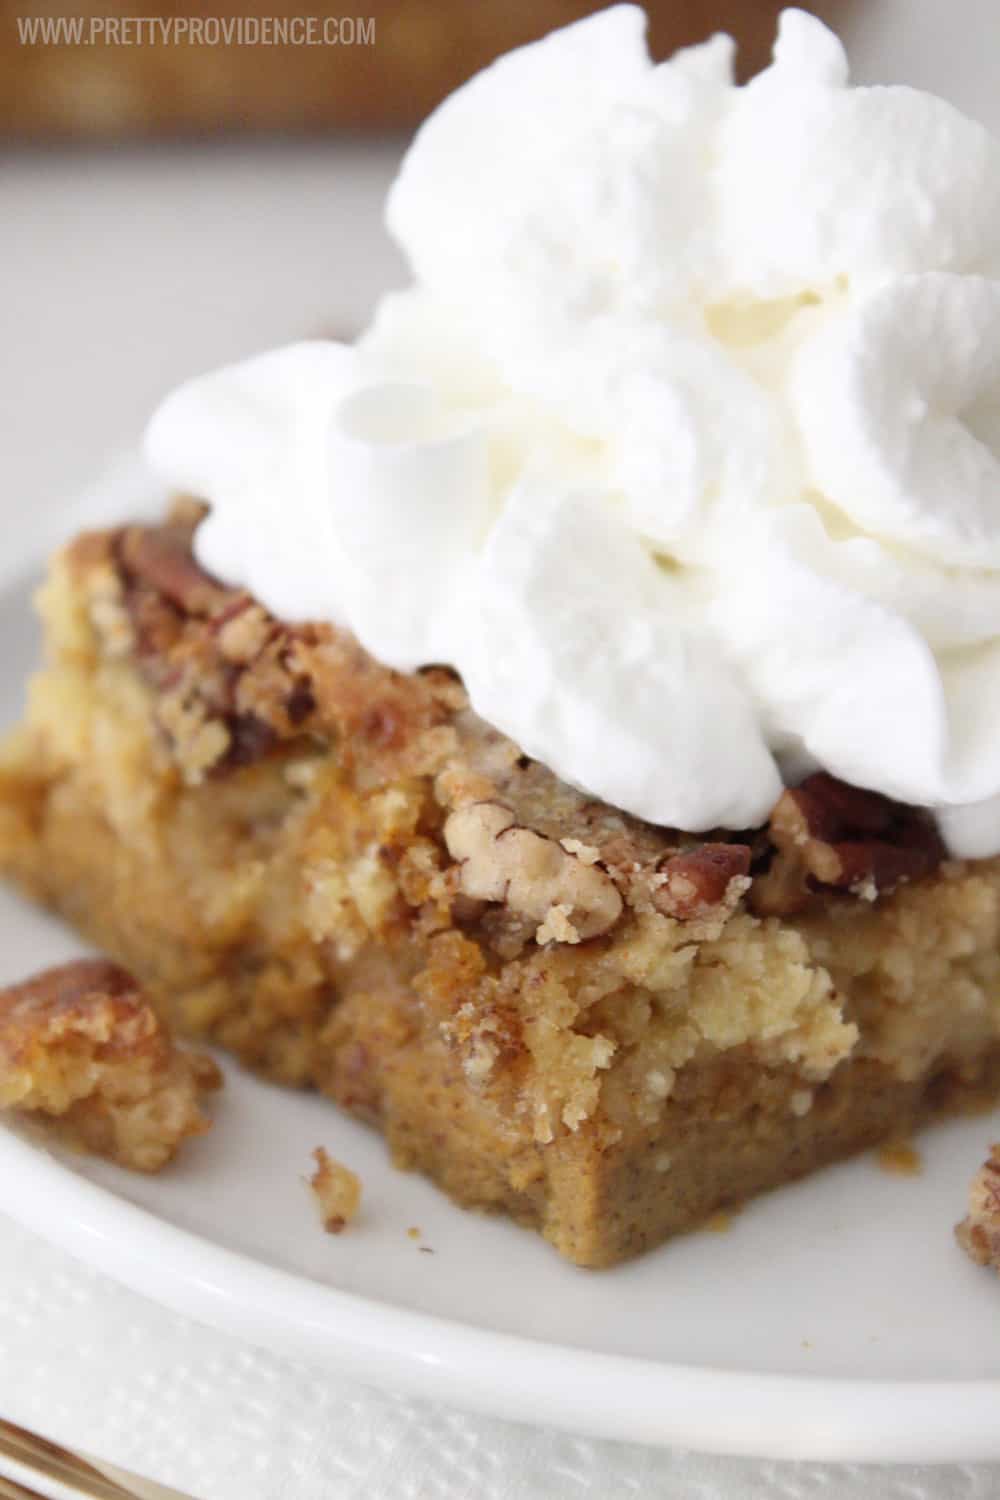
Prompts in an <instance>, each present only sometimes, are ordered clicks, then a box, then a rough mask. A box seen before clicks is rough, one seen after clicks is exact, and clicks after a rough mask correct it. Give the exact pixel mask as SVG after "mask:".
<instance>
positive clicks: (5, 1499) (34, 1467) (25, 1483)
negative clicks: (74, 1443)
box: [0, 1421, 185, 1500]
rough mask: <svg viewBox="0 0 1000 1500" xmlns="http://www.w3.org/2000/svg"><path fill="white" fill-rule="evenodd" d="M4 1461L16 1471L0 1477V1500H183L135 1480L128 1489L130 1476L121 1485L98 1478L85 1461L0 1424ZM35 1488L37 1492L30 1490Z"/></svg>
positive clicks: (0, 1459) (104, 1476)
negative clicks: (49, 1499) (54, 1496)
mask: <svg viewBox="0 0 1000 1500" xmlns="http://www.w3.org/2000/svg"><path fill="white" fill-rule="evenodd" d="M4 1459H6V1460H7V1461H8V1463H9V1464H12V1465H13V1466H14V1468H15V1470H16V1473H17V1476H18V1477H17V1478H16V1479H14V1478H10V1477H8V1476H5V1475H3V1474H0V1500H46V1497H47V1496H50V1495H52V1493H53V1489H55V1492H56V1493H58V1495H59V1496H60V1497H62V1500H69V1497H73V1500H143V1497H146V1496H149V1497H152V1496H153V1495H154V1494H155V1496H157V1497H162V1500H185V1497H184V1496H183V1495H180V1494H178V1492H177V1491H176V1490H168V1489H164V1488H163V1486H162V1485H149V1486H147V1484H146V1482H145V1481H144V1480H141V1479H139V1478H138V1476H136V1478H135V1487H134V1488H133V1487H132V1484H131V1476H130V1475H129V1476H126V1475H123V1476H122V1478H123V1480H126V1479H127V1480H128V1481H129V1486H128V1488H126V1487H125V1485H124V1484H119V1483H117V1481H116V1480H114V1479H111V1478H109V1477H108V1475H107V1474H102V1473H101V1471H100V1470H99V1469H96V1468H94V1466H93V1465H92V1464H90V1463H88V1462H87V1461H86V1460H85V1459H83V1458H80V1457H78V1455H77V1454H75V1453H70V1452H69V1450H68V1449H66V1448H60V1447H59V1446H58V1445H57V1444H56V1443H50V1442H48V1440H47V1439H46V1438H41V1437H38V1436H37V1435H36V1434H35V1433H33V1432H28V1431H26V1430H25V1429H24V1428H23V1427H15V1426H14V1425H13V1423H10V1422H3V1421H0V1463H2V1462H3V1461H4ZM34 1485H38V1486H40V1488H39V1489H38V1490H36V1489H34V1488H32V1487H31V1486H34Z"/></svg>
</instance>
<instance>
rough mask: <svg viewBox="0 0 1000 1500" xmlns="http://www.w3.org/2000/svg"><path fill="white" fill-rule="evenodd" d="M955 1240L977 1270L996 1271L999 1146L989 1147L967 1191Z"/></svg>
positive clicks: (999, 1249)
mask: <svg viewBox="0 0 1000 1500" xmlns="http://www.w3.org/2000/svg"><path fill="white" fill-rule="evenodd" d="M955 1238H956V1239H957V1240H958V1243H959V1244H960V1245H961V1247H962V1249H963V1250H964V1251H965V1253H966V1255H968V1256H969V1257H970V1258H971V1259H972V1260H974V1261H975V1262H976V1264H977V1265H978V1266H992V1267H993V1269H994V1270H1000V1145H997V1144H995V1145H992V1146H991V1147H990V1154H989V1156H988V1157H987V1158H986V1160H985V1162H984V1163H983V1165H982V1166H981V1167H980V1169H979V1171H978V1172H977V1173H976V1175H975V1177H974V1178H973V1179H972V1185H971V1187H970V1188H969V1212H968V1215H967V1216H966V1218H964V1219H963V1220H962V1222H961V1224H959V1225H957V1226H956V1229H955Z"/></svg>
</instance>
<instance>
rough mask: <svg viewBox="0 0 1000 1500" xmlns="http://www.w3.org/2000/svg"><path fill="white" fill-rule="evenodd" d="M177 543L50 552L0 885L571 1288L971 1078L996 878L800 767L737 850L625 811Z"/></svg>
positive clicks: (90, 545) (9, 757) (8, 790)
mask: <svg viewBox="0 0 1000 1500" xmlns="http://www.w3.org/2000/svg"><path fill="white" fill-rule="evenodd" d="M195 524H196V513H194V512H193V511H192V510H191V509H190V508H187V509H186V510H184V511H182V512H181V513H179V514H178V515H176V516H175V517H174V519H173V520H171V521H170V522H168V523H167V524H165V525H164V526H162V527H159V528H149V529H146V528H125V529H123V530H120V531H117V532H111V533H103V534H100V535H90V536H85V537H83V538H81V539H80V540H79V541H77V542H76V543H74V544H73V545H72V546H71V547H70V548H69V549H68V550H67V551H66V552H65V553H64V554H63V555H62V556H60V557H59V558H57V560H56V562H55V565H54V568H53V571H52V575H51V577H50V580H49V582H48V583H47V585H46V587H45V589H44V591H43V593H42V596H41V602H42V612H43V616H44V619H45V622H46V629H47V636H48V652H49V662H48V665H47V667H46V668H45V669H44V671H43V672H42V673H41V674H40V675H39V676H38V677H37V678H36V679H35V682H34V683H33V685H32V690H31V704H30V710H29V715H28V719H27V723H26V724H25V726H24V727H23V728H22V729H21V730H20V731H18V733H17V734H16V735H15V737H14V739H13V740H12V741H11V742H10V743H9V744H8V746H7V749H6V752H5V757H4V760H3V762H2V770H0V863H2V865H3V867H4V868H5V869H7V870H9V871H10V872H12V873H13V874H14V875H15V876H16V877H17V879H18V880H19V881H20V882H21V883H22V885H23V886H24V887H25V888H26V889H27V891H28V892H29V893H31V894H32V895H34V896H35V897H37V898H38V899H40V900H42V901H44V902H46V903H49V904H52V905H54V906H56V907H57V908H58V909H59V910H60V911H62V912H63V913H64V914H65V915H66V916H67V917H68V918H69V920H70V921H71V922H73V924H74V925H75V926H76V927H78V928H79V929H80V930H81V931H82V932H84V933H86V934H87V936H88V937H90V938H91V939H92V940H94V941H95V942H97V943H99V944H100V945H101V946H102V948H104V949H106V950H107V951H108V952H111V953H113V954H114V955H116V957H118V958H119V959H120V960H121V961H122V962H123V963H125V964H127V965H128V966H129V967H130V968H131V969H133V970H134V972H135V973H136V974H138V975H139V976H140V977H141V979H142V982H143V983H144V984H145V985H146V986H148V989H149V992H150V994H151V995H152V996H153V997H155V1000H156V1003H157V1004H158V1006H159V1007H160V1008H161V1009H162V1011H163V1014H164V1015H165V1016H167V1017H168V1018H169V1020H170V1022H171V1023H172V1024H175V1025H176V1026H177V1027H178V1028H180V1029H181V1030H183V1031H186V1032H188V1033H191V1034H195V1035H198V1036H201V1037H204V1038H205V1039H207V1040H211V1041H214V1042H217V1043H219V1044H221V1045H223V1046H225V1047H228V1048H230V1049H232V1050H233V1051H234V1052H235V1053H236V1054H237V1055H238V1056H239V1057H240V1058H241V1059H242V1060H243V1061H244V1062H246V1063H247V1064H249V1065H250V1066H252V1067H254V1068H256V1069H259V1070H260V1071H262V1072H263V1073H265V1074H267V1075H268V1076H269V1077H271V1078H275V1079H278V1080H280V1081H282V1082H285V1083H293V1084H306V1085H312V1086H315V1087H316V1088H319V1089H321V1090H323V1091H324V1092H326V1093H327V1094H329V1095H330V1096H331V1098H333V1099H335V1100H336V1101H337V1102H338V1103H339V1104H341V1105H342V1106H343V1107H344V1108H345V1109H347V1110H349V1111H351V1112H352V1113H353V1114H356V1115H358V1116H359V1117H361V1118H362V1119H364V1120H368V1121H370V1122H372V1123H373V1124H375V1125H377V1126H378V1128H379V1129H381V1130H382V1131H383V1132H384V1133H385V1135H386V1138H387V1140H388V1142H389V1146H390V1149H391V1151H392V1154H393V1158H394V1160H395V1161H396V1162H397V1163H398V1164H399V1165H400V1166H405V1167H417V1168H420V1169H421V1170H423V1171H426V1172H427V1173H429V1174H430V1175H431V1176H432V1177H434V1178H435V1180H436V1181H438V1182H439V1183H440V1184H441V1185H442V1186H443V1187H444V1188H445V1189H446V1190H447V1191H448V1192H449V1193H451V1194H452V1195H453V1196H454V1197H455V1198H456V1199H457V1200H458V1201H459V1202H461V1203H463V1204H467V1205H475V1206H480V1207H492V1208H502V1209H505V1210H506V1211H507V1212H509V1213H511V1214H513V1215H514V1217H516V1218H517V1219H519V1220H520V1221H521V1222H523V1223H526V1224H531V1225H534V1226H536V1227H537V1228H539V1229H541V1230H542V1232H543V1233H544V1234H545V1235H546V1236H547V1238H549V1239H550V1240H551V1241H552V1242H553V1243H554V1244H555V1245H556V1246H557V1247H558V1249H559V1250H561V1251H562V1252H563V1254H565V1255H567V1256H569V1257H570V1258H571V1259H573V1260H575V1261H577V1262H579V1263H580V1264H583V1265H592V1266H599V1265H608V1264H611V1263H613V1262H615V1261H617V1260H620V1259H622V1258H624V1257H626V1256H630V1255H634V1254H636V1253H637V1252H639V1251H641V1250H643V1249H645V1248H647V1247H649V1246H651V1245H655V1244H656V1243H658V1242H659V1241H660V1240H662V1239H663V1238H664V1237H665V1236H667V1235H669V1234H671V1233H674V1232H675V1231H677V1230H680V1229H685V1228H688V1227H691V1226H693V1225H696V1224H697V1223H699V1222H700V1221H701V1220H702V1219H703V1218H704V1217H705V1216H706V1215H707V1214H708V1213H709V1212H710V1211H711V1210H712V1209H714V1208H716V1207H717V1206H718V1205H720V1204H722V1203H726V1202H730V1201H732V1200H738V1199H741V1198H744V1197H746V1196H747V1195H748V1194H750V1193H753V1192H756V1191H758V1190H759V1189H761V1188H765V1187H769V1186H771V1185H773V1184H775V1183H779V1182H783V1181H785V1180H787V1179H788V1178H791V1177H795V1176H798V1175H799V1174H801V1173H803V1172H806V1171H809V1170H811V1169H812V1168H814V1167H816V1166H818V1165H819V1164H820V1163H822V1162H824V1161H828V1160H830V1159H833V1158H835V1157H839V1156H842V1155H844V1154H845V1153H847V1152H850V1151H854V1150H857V1149H859V1148H861V1147H864V1146H867V1145H870V1144H872V1143H874V1142H876V1141H879V1140H880V1139H882V1138H883V1137H885V1136H887V1135H889V1134H892V1133H898V1132H899V1131H900V1128H901V1127H904V1126H907V1127H908V1126H909V1125H910V1124H911V1123H913V1122H915V1121H916V1120H917V1119H919V1118H920V1117H921V1116H922V1115H923V1114H924V1113H926V1112H927V1111H928V1110H929V1109H932V1108H934V1107H936V1106H938V1105H939V1104H941V1103H943V1102H949V1103H954V1102H957V1101H960V1100H961V1099H962V1097H963V1096H966V1095H972V1094H975V1095H976V1096H978V1095H979V1093H980V1092H981V1090H982V1089H983V1088H984V1087H992V1086H993V1084H994V1082H995V1080H996V1078H997V1076H1000V1069H998V1062H1000V1008H998V1006H997V1000H996V997H997V995H998V994H1000V947H998V944H1000V861H995V860H991V861H988V862H982V863H978V864H961V863H957V862H949V861H942V849H941V845H940V841H939V839H938V837H937V834H936V832H935V830H934V828H933V825H932V824H931V822H930V820H929V819H928V818H927V817H926V815H924V814H922V813H920V812H917V811H914V810H911V809H906V808H902V807H899V806H897V805H894V804H892V803H889V802H888V801H887V800H886V799H884V798H881V797H879V796H876V795H874V794H871V793H865V792H858V791H857V790H854V789H851V788H848V787H846V786H844V785H843V784H841V783H839V782H835V781H833V780H832V779H831V778H829V777H826V776H823V775H819V776H814V777H812V778H810V779H809V780H808V781H807V782H806V783H805V784H804V785H803V786H801V787H800V788H799V789H797V790H795V791H791V792H787V793H785V794H784V795H783V797H782V798H781V800H780V802H779V804H778V806H777V807H776V809H775V812H774V815H773V817H772V819H771V822H770V824H769V825H768V826H767V827H766V828H762V829H759V830H756V831H753V832H750V833H747V834H745V835H742V836H739V837H737V836H736V835H734V834H733V833H725V834H720V835H718V836H716V837H711V838H708V837H695V836H691V835H685V834H679V833H676V832H674V831H672V830H667V829H662V828H654V827H651V826H649V825H647V824H643V823H641V822H639V821H638V820H636V819H635V818H632V817H630V816H628V815H627V814H624V813H621V812H619V811H617V810H616V809H614V808H612V807H609V806H607V805H605V804H603V803H600V802H598V801H596V800H594V799H593V798H588V797H586V796H585V795H583V794H582V793H580V792H577V791H574V790H573V789H571V788H570V787H568V786H566V785H565V784H564V783H562V782H560V781H558V780H557V779H556V778H555V777H554V776H553V775H552V774H551V773H550V772H549V771H547V770H546V769H545V767H544V766H542V765H540V764H539V763H538V762H536V761H532V760H529V759H528V757H526V756H524V755H522V754H521V753H520V751H519V750H518V747H517V746H516V745H514V744H513V743H512V742H511V741H509V740H507V739H505V738H504V737H503V736H502V735H500V734H499V733H497V732H496V731H495V730H492V729H491V728H490V727H489V726H488V725H486V724H484V723H483V722H482V721H481V720H480V719H478V718H477V717H476V715H475V714H473V713H472V712H471V711H470V709H469V707H468V704H467V701H466V696H465V693H464V691H463V689H462V687H461V685H460V684H459V683H458V682H457V681H456V679H455V677H454V676H453V675H452V674H451V673H449V672H446V671H443V670H440V669H431V670H428V671H427V672H422V673H417V674H414V675H411V676H403V675H401V674H398V673H395V672H392V671H390V670H388V669H387V668H384V667H382V666H380V665H378V663H376V662H375V661H374V660H372V658H371V657H369V656H367V655H366V654H365V652H363V651H362V650H361V649H360V647H359V646H358V645H357V643H356V642H355V641H354V640H353V639H352V638H351V637H349V636H347V635H345V634H344V633H343V632H340V631H338V630H336V629H333V628H331V627H329V626H315V627H314V626H302V627H290V626H287V625H284V624H282V623H281V622H280V621H278V620H275V619H274V618H273V617H272V616H270V615H269V614H268V613H267V612H266V611H265V610H263V609H262V608H261V607H260V606H259V605H257V604H255V603H254V601H253V600H252V599H251V598H250V596H249V595H247V594H246V593H244V592H242V591H240V590H235V589H228V588H224V587H223V586H222V585H220V584H219V583H217V582H216V581H214V580H213V579H211V578H210V577H208V576H207V575H206V574H205V573H204V572H203V571H202V570H201V569H200V568H199V566H198V565H197V564H196V563H195V562H194V560H193V559H192V557H191V554H190V551H189V541H190V537H191V534H192V529H193V526H194V525H195Z"/></svg>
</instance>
